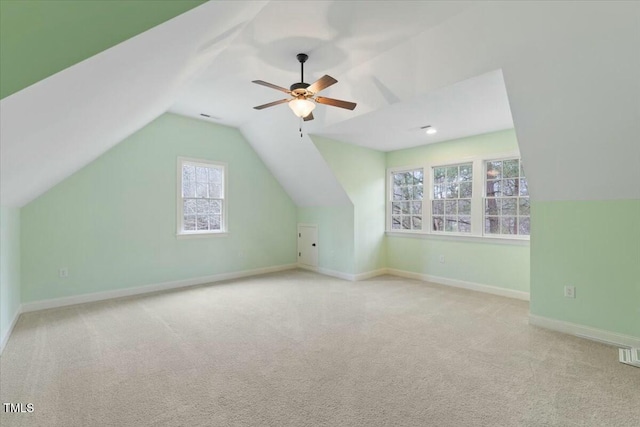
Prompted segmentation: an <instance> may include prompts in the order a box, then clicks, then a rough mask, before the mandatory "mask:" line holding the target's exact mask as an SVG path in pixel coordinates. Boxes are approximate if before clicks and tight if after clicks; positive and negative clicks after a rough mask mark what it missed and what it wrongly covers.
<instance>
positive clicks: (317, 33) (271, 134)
mask: <svg viewBox="0 0 640 427" xmlns="http://www.w3.org/2000/svg"><path fill="white" fill-rule="evenodd" d="M47 3H49V4H51V3H53V4H56V3H58V2H47ZM66 3H76V2H66ZM77 3H80V2H77ZM104 3H107V2H104ZM108 3H114V2H108ZM115 3H120V2H115ZM131 3H145V2H131ZM160 3H163V4H165V3H166V4H169V3H171V4H172V3H183V2H160ZM186 3H193V2H186ZM3 4H4V2H3ZM192 6H193V5H191V6H190V7H192ZM3 7H4V6H3ZM188 8H189V7H185V10H186V9H188ZM169 9H170V8H169ZM114 10H115V9H114ZM180 11H181V10H180V9H175V10H173V12H166V13H165V14H164V15H162V14H159V15H158V17H157V19H158V20H159V22H161V21H162V20H163V19H166V18H167V14H169V15H170V14H171V13H179V12H180ZM3 12H4V9H3ZM4 16H5V15H4V14H3V27H4V25H5V22H4V19H5V18H4ZM132 16H134V15H132ZM45 21H46V22H45V23H43V24H42V25H43V26H44V29H49V28H51V29H52V30H51V31H53V32H54V33H55V28H56V23H55V22H51V20H46V19H45ZM67 21H68V20H67ZM67 21H65V20H62V21H61V22H59V23H58V24H57V25H58V26H62V25H64V23H65V22H67ZM129 21H131V22H133V21H135V19H133V20H131V19H129ZM129 21H128V22H129ZM149 22H150V21H145V22H144V25H141V26H140V27H139V30H140V31H143V32H141V33H140V34H138V35H137V36H135V37H132V38H129V39H127V40H126V41H124V42H122V43H119V44H117V45H114V46H112V47H110V48H109V49H106V50H103V51H101V52H100V53H97V54H95V55H94V56H90V57H89V58H88V59H85V60H83V61H81V62H77V63H75V64H74V65H71V63H69V64H63V65H64V66H67V65H69V66H68V67H67V68H64V69H62V70H61V71H59V72H56V71H57V70H56V68H55V67H53V68H50V69H49V70H50V71H51V70H53V72H56V73H55V74H52V75H50V76H49V77H47V78H44V79H42V80H39V81H37V82H36V83H35V84H33V85H31V86H28V87H25V88H22V89H21V90H18V91H16V92H15V93H12V94H11V95H9V96H6V97H4V98H3V99H2V101H0V103H1V104H0V121H1V123H0V128H1V130H0V132H1V133H0V138H1V139H0V143H1V144H0V150H1V151H0V154H1V157H2V159H1V160H2V176H1V182H0V184H1V187H0V195H1V203H2V205H3V206H4V205H9V206H22V205H24V204H25V203H28V202H29V201H30V200H32V199H34V198H35V197H37V196H38V195H40V194H42V193H43V192H45V191H46V190H48V189H49V188H51V187H52V186H53V185H55V184H56V183H58V182H60V181H61V180H62V179H64V178H65V177H67V176H69V175H70V174H72V173H73V172H75V171H77V170H78V169H79V168H81V167H83V166H84V165H86V164H87V163H89V162H90V161H92V160H93V159H95V158H96V157H98V156H99V155H100V154H102V153H104V152H105V151H106V150H108V149H109V148H110V147H112V146H113V145H115V144H117V143H119V142H120V141H122V140H123V139H124V138H125V137H126V136H128V135H130V134H131V133H133V132H135V131H136V130H138V129H140V128H141V127H143V126H144V125H146V124H147V123H149V122H150V121H151V120H153V119H154V118H156V117H157V116H158V115H160V114H162V113H164V112H166V111H172V112H175V113H178V114H184V115H189V116H193V117H198V118H202V117H201V116H200V113H206V114H209V115H211V116H213V117H212V118H211V119H208V120H211V121H213V122H217V123H222V124H226V125H231V126H235V127H239V128H240V130H241V131H242V132H243V134H244V135H245V137H246V138H247V140H248V141H249V143H250V144H251V145H252V146H253V147H254V149H255V150H256V151H257V152H258V154H259V155H260V156H261V157H262V159H263V160H264V161H265V163H266V164H267V166H268V167H269V168H270V169H271V171H272V172H273V173H274V175H275V176H276V178H278V180H279V181H280V182H281V184H282V185H283V187H284V188H285V189H286V190H287V191H288V193H289V194H290V195H291V197H292V198H293V199H294V201H295V202H296V203H297V204H298V205H301V206H314V205H337V204H344V203H348V199H347V197H346V195H345V194H344V191H343V190H342V189H341V188H340V186H339V184H338V183H337V181H336V180H335V177H333V175H332V174H331V171H330V170H329V168H328V167H327V165H326V164H325V163H324V161H323V159H322V157H321V155H320V154H319V152H318V151H317V149H316V148H315V146H314V145H313V143H312V141H311V139H310V138H309V137H308V136H307V135H308V134H321V135H324V136H329V137H333V138H336V139H339V140H343V141H345V142H350V143H356V144H360V145H364V146H368V147H370V148H375V149H380V150H389V149H397V148H402V147H406V146H412V145H416V144H419V143H420V142H421V140H420V138H422V137H423V136H422V135H418V134H416V133H414V131H415V130H416V129H419V127H420V126H423V125H426V124H432V125H435V126H437V127H438V128H439V129H440V132H441V133H440V134H439V135H438V136H439V137H440V138H441V139H448V138H455V137H460V136H465V135H469V134H473V133H482V132H488V131H491V130H497V129H503V128H505V127H510V126H512V125H515V128H516V132H517V135H518V140H519V144H520V148H521V152H522V155H523V157H524V159H525V161H526V162H527V172H528V175H529V181H530V186H531V192H532V197H533V198H534V199H537V200H582V199H617V198H639V197H640V186H638V185H637V183H638V182H640V169H639V168H638V167H637V164H638V162H639V161H640V144H638V143H637V135H638V134H639V133H640V83H639V80H640V79H638V78H637V76H638V75H640V53H639V52H640V34H639V31H640V30H639V29H640V3H634V2H627V3H623V2H619V3H607V2H553V3H552V2H444V1H443V2H397V1H395V2H385V1H376V2H357V1H353V2H352V1H327V2H287V1H270V2H218V1H216V2H206V3H204V4H202V5H200V6H198V7H195V8H193V9H191V10H189V11H187V12H185V13H183V14H181V15H179V16H177V17H175V18H173V19H170V20H168V21H167V22H164V23H163V24H161V25H158V26H155V27H153V28H151V29H149V30H146V28H145V26H147V27H148V26H149ZM76 24H77V23H74V25H76ZM33 25H34V27H33V28H32V29H31V30H30V29H29V28H28V27H27V26H25V27H24V28H22V29H21V30H20V31H18V30H15V32H16V34H18V36H20V37H27V36H28V37H31V36H32V32H33V33H36V34H38V35H39V37H45V38H46V34H44V33H43V32H45V33H46V31H44V30H43V27H41V26H40V24H33ZM93 28H98V29H100V28H102V27H100V26H99V25H97V26H94V27H93ZM133 29H134V26H130V28H128V30H127V31H133ZM144 30H146V31H144ZM4 31H5V30H4V28H3V34H2V36H3V38H4V37H5V36H6V34H5V33H4ZM59 31H62V29H59ZM123 34H125V35H126V32H125V31H123V32H121V33H120V36H121V37H122V35H123ZM113 40H115V43H117V42H118V41H119V40H118V38H117V37H116V38H114V39H113ZM83 52H85V53H84V54H85V55H87V52H90V53H93V52H91V50H90V49H85V50H84V51H83ZM299 52H305V53H308V54H309V56H310V58H309V60H308V62H307V64H305V74H306V81H307V82H309V83H310V82H312V81H314V80H315V79H317V78H319V77H320V76H322V75H323V74H330V75H332V76H333V77H335V78H337V79H338V80H339V83H338V84H336V85H334V86H332V87H331V88H329V89H327V90H326V96H330V97H334V98H339V99H346V100H353V101H356V102H358V107H357V108H356V110H354V111H347V110H341V109H337V108H331V107H326V106H318V108H316V110H315V111H314V115H315V117H316V118H315V120H314V121H312V122H306V123H305V124H304V125H303V126H304V133H305V135H304V137H303V138H300V134H299V132H298V126H299V121H298V120H297V118H296V117H295V116H293V114H292V113H291V111H290V110H289V109H288V108H287V107H286V106H285V105H280V106H277V107H273V108H271V109H268V110H262V111H256V110H253V109H252V108H251V107H253V106H254V105H259V104H262V103H266V102H269V101H273V100H277V99H280V98H282V96H280V95H281V94H279V93H278V92H277V91H273V90H270V89H268V88H265V87H262V86H258V85H253V84H251V83H250V82H251V80H256V79H261V80H266V81H269V82H271V83H274V84H277V85H280V86H285V87H287V86H289V85H290V84H291V83H293V82H296V81H298V80H299V68H298V64H297V62H296V59H295V54H297V53H299ZM21 54H22V55H25V62H24V64H29V63H30V62H29V61H31V60H34V59H33V58H27V57H29V54H30V53H29V52H21ZM31 54H32V56H37V55H38V53H37V52H31ZM5 55H6V53H5V51H4V49H3V52H2V62H3V64H4V63H5V61H6V59H7V57H6V56H5ZM54 56H55V55H51V54H49V55H48V56H46V55H45V56H44V59H46V58H47V57H49V58H52V57H54ZM65 57H66V58H67V59H68V61H71V62H73V61H74V60H77V59H78V58H80V57H79V56H78V54H77V52H75V53H71V52H70V53H69V54H68V55H65ZM74 58H75V59H74ZM18 59H20V58H19V56H18ZM27 59H28V60H27ZM52 62H55V61H53V60H52ZM56 67H60V62H56ZM40 77H45V76H40ZM32 78H33V77H32ZM27 81H28V80H27ZM16 84H17V83H16ZM21 85H22V86H23V85H24V82H22V83H20V84H17V86H15V85H14V86H10V87H11V88H20V87H21ZM11 88H10V89H5V83H4V80H3V92H2V93H3V96H4V94H5V92H7V93H11V92H12V90H13V89H11ZM323 94H324V92H323ZM507 94H508V95H507ZM392 138H393V139H395V140H394V141H390V139H392ZM435 140H436V139H433V140H432V141H435ZM427 142H429V141H428V140H424V143H427ZM605 171H606V172H607V173H606V174H605V173H604V172H605ZM614 182H615V185H613V184H612V183H614Z"/></svg>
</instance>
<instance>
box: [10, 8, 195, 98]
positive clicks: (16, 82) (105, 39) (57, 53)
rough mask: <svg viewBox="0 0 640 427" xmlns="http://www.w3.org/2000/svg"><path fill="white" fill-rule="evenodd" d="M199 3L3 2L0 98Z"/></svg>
mask: <svg viewBox="0 0 640 427" xmlns="http://www.w3.org/2000/svg"><path fill="white" fill-rule="evenodd" d="M202 3H204V1H202V0H195V1H194V0H127V1H117V0H83V1H73V0H71V1H69V0H67V1H60V0H56V1H53V0H43V1H40V0H29V1H20V0H2V1H0V52H2V61H0V98H4V97H6V96H9V95H11V94H12V93H14V92H17V91H19V90H21V89H24V88H25V87H27V86H30V85H32V84H34V83H36V82H38V81H40V80H42V79H44V78H47V77H49V76H51V75H52V74H55V73H57V72H58V71H62V70H64V69H65V68H67V67H70V66H72V65H74V64H76V63H78V62H80V61H83V60H85V59H87V58H89V57H91V56H93V55H95V54H97V53H100V52H102V51H103V50H105V49H108V48H110V47H112V46H115V45H116V44H118V43H120V42H123V41H125V40H127V39H129V38H131V37H133V36H136V35H138V34H140V33H142V32H144V31H146V30H148V29H150V28H152V27H154V26H156V25H158V24H161V23H163V22H165V21H167V20H169V19H171V18H173V17H175V16H177V15H180V14H181V13H183V12H186V11H187V10H189V9H192V8H194V7H196V6H199V5H200V4H202Z"/></svg>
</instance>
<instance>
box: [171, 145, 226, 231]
mask: <svg viewBox="0 0 640 427" xmlns="http://www.w3.org/2000/svg"><path fill="white" fill-rule="evenodd" d="M184 162H189V163H192V164H195V165H196V166H204V167H211V166H216V167H220V168H222V200H223V203H222V224H221V229H220V230H217V231H216V230H206V231H204V230H193V231H184V230H183V229H182V221H183V207H182V205H183V200H182V164H183V163H184ZM176 169H177V180H176V183H177V185H176V187H177V188H176V205H177V215H176V238H178V239H184V238H203V237H225V236H227V235H228V234H229V225H228V223H229V218H228V216H227V212H228V207H229V201H228V200H229V199H228V192H227V187H228V182H229V179H228V167H227V164H226V163H224V162H215V161H212V160H207V159H195V158H191V157H178V160H177V167H176Z"/></svg>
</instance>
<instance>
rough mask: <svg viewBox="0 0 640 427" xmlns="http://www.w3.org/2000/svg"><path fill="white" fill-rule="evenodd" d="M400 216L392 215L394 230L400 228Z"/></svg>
mask: <svg viewBox="0 0 640 427" xmlns="http://www.w3.org/2000/svg"><path fill="white" fill-rule="evenodd" d="M400 218H401V217H399V216H392V217H391V228H392V229H393V230H399V229H400V222H401V221H400Z"/></svg>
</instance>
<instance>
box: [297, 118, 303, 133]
mask: <svg viewBox="0 0 640 427" xmlns="http://www.w3.org/2000/svg"><path fill="white" fill-rule="evenodd" d="M298 130H299V131H300V138H302V117H300V129H298Z"/></svg>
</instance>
